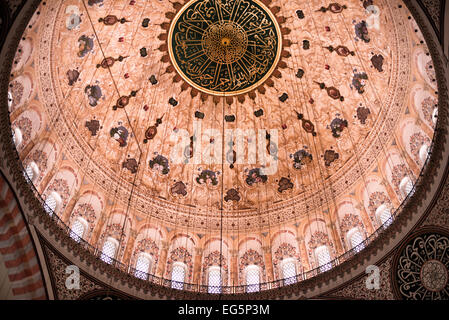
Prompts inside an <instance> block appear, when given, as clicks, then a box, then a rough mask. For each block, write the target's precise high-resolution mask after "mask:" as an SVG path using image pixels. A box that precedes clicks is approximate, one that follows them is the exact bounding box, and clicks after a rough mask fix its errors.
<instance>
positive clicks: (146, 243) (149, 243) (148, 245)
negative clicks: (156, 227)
mask: <svg viewBox="0 0 449 320" xmlns="http://www.w3.org/2000/svg"><path fill="white" fill-rule="evenodd" d="M142 252H145V253H148V254H149V255H150V256H151V257H152V259H153V261H152V264H151V269H152V270H149V273H150V274H154V270H155V269H156V268H157V261H158V258H159V247H158V246H157V244H156V242H154V241H153V240H152V239H149V238H146V239H142V240H140V241H139V242H137V245H136V249H135V250H134V254H133V257H132V259H131V261H132V262H131V265H135V264H136V261H137V258H138V256H139V254H141V253H142Z"/></svg>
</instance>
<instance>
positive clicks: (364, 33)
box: [355, 20, 371, 43]
mask: <svg viewBox="0 0 449 320" xmlns="http://www.w3.org/2000/svg"><path fill="white" fill-rule="evenodd" d="M355 34H356V36H357V38H359V39H361V40H363V42H366V43H368V42H370V41H371V39H370V37H369V34H368V26H367V23H366V21H365V20H362V21H361V22H359V23H357V24H356V25H355Z"/></svg>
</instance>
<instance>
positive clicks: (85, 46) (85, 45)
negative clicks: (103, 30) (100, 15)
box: [78, 35, 94, 58]
mask: <svg viewBox="0 0 449 320" xmlns="http://www.w3.org/2000/svg"><path fill="white" fill-rule="evenodd" d="M93 48H94V38H93V37H92V38H89V37H88V36H86V35H82V36H81V37H79V38H78V57H80V58H82V57H84V56H85V55H86V54H88V53H89V52H91V51H92V49H93Z"/></svg>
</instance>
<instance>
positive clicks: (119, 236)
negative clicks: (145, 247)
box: [99, 223, 126, 260]
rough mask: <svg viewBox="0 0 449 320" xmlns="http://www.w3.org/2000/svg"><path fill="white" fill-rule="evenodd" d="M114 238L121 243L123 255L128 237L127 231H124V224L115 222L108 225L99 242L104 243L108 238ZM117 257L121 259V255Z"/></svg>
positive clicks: (121, 253)
mask: <svg viewBox="0 0 449 320" xmlns="http://www.w3.org/2000/svg"><path fill="white" fill-rule="evenodd" d="M108 237H111V238H114V239H115V240H117V241H118V242H119V243H120V253H119V254H120V255H123V252H124V250H125V244H126V243H125V241H124V240H125V239H126V233H125V232H124V231H123V225H122V224H120V223H113V224H110V225H108V226H107V227H106V228H105V229H104V231H103V234H102V235H101V236H100V240H99V243H101V244H102V245H103V243H104V241H105V240H106V239H107V238H108ZM116 259H117V260H119V259H120V257H118V256H116Z"/></svg>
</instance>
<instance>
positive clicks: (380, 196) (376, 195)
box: [368, 191, 392, 225]
mask: <svg viewBox="0 0 449 320" xmlns="http://www.w3.org/2000/svg"><path fill="white" fill-rule="evenodd" d="M383 204H385V205H386V206H387V207H388V208H391V207H392V204H391V200H390V198H389V197H388V196H387V195H386V194H385V192H381V191H375V192H373V193H371V194H370V195H369V204H368V210H369V214H370V218H371V220H372V221H373V222H374V223H375V225H377V219H376V210H377V208H379V207H380V206H381V205H383Z"/></svg>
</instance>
